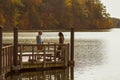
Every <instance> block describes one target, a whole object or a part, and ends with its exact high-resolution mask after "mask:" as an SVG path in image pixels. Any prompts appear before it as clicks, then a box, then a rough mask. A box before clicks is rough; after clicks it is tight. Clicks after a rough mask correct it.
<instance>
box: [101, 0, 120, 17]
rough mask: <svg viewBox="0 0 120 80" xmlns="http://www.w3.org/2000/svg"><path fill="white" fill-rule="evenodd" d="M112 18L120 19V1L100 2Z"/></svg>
mask: <svg viewBox="0 0 120 80" xmlns="http://www.w3.org/2000/svg"><path fill="white" fill-rule="evenodd" d="M100 1H101V2H102V3H103V4H104V6H106V9H107V12H108V13H109V14H110V15H111V17H115V18H120V0H100Z"/></svg>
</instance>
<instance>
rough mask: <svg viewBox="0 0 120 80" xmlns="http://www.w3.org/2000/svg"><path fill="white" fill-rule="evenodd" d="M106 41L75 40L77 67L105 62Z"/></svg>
mask: <svg viewBox="0 0 120 80" xmlns="http://www.w3.org/2000/svg"><path fill="white" fill-rule="evenodd" d="M104 47H105V46H104V41H102V40H97V39H85V40H78V41H76V42H75V62H76V68H79V67H81V68H82V67H84V68H85V67H88V66H93V65H99V64H102V63H103V60H104V57H105V55H104V54H103V52H105V51H104Z"/></svg>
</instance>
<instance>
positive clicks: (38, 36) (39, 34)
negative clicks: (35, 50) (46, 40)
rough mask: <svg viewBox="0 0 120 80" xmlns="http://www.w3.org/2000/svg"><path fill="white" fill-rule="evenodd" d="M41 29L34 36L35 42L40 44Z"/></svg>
mask: <svg viewBox="0 0 120 80" xmlns="http://www.w3.org/2000/svg"><path fill="white" fill-rule="evenodd" d="M41 36H42V31H39V32H38V35H37V36H36V43H37V44H42V37H41Z"/></svg>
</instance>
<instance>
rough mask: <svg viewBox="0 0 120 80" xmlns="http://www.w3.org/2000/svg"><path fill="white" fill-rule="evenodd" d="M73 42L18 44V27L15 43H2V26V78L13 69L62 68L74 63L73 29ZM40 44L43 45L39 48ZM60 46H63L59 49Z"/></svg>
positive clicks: (0, 31) (0, 49)
mask: <svg viewBox="0 0 120 80" xmlns="http://www.w3.org/2000/svg"><path fill="white" fill-rule="evenodd" d="M71 32H72V38H71V41H72V42H71V44H69V43H68V44H57V43H43V44H40V45H38V44H18V28H15V29H14V44H9V45H5V44H2V28H0V35H1V36H0V80H3V78H4V77H5V75H6V74H7V73H9V72H11V71H20V70H23V69H31V68H40V69H43V70H44V69H47V68H49V69H50V68H61V67H64V68H65V67H68V66H70V65H74V58H73V57H74V47H72V48H71V46H70V45H72V46H74V42H73V41H74V34H73V32H74V31H73V29H71ZM38 46H40V47H42V48H41V49H40V50H38V48H37V47H38ZM58 47H61V49H60V50H58Z"/></svg>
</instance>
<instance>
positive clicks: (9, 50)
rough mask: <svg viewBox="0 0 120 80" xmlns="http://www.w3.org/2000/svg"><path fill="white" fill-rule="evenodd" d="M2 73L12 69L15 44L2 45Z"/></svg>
mask: <svg viewBox="0 0 120 80" xmlns="http://www.w3.org/2000/svg"><path fill="white" fill-rule="evenodd" d="M1 58H2V64H0V65H1V66H2V73H7V72H10V71H11V68H12V65H13V45H6V46H3V47H2V56H1Z"/></svg>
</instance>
